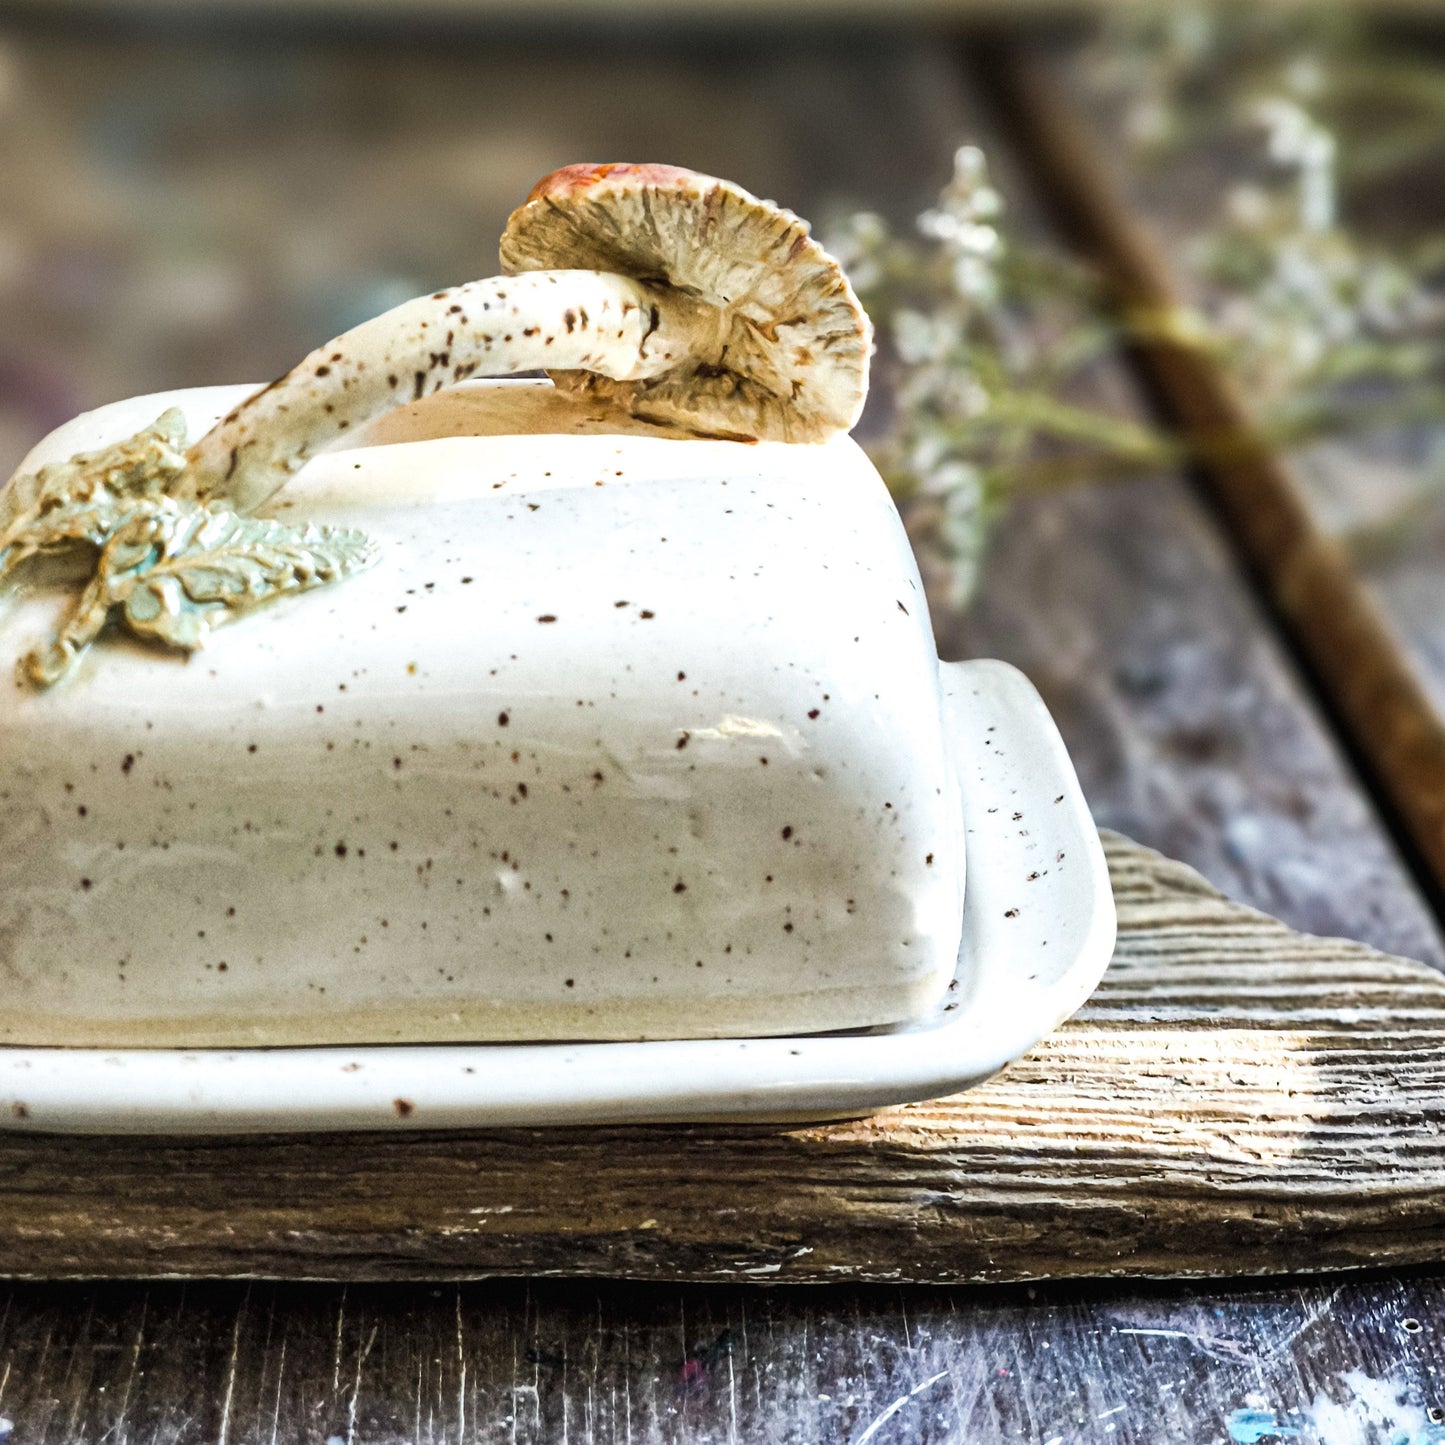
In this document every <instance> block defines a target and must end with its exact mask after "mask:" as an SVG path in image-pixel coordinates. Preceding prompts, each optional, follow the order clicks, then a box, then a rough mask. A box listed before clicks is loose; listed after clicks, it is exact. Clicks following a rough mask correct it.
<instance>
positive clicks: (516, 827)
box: [0, 382, 964, 1046]
mask: <svg viewBox="0 0 1445 1445" xmlns="http://www.w3.org/2000/svg"><path fill="white" fill-rule="evenodd" d="M254 390H255V388H253V387H240V388H214V389H207V390H200V391H191V392H184V393H179V394H176V395H174V396H166V397H149V398H143V399H139V400H136V401H131V402H125V403H121V404H119V405H115V406H111V407H107V408H104V409H103V410H101V411H99V412H96V413H93V414H91V415H89V416H86V417H82V418H80V419H78V420H77V421H75V422H72V423H71V424H69V425H68V426H66V427H64V428H62V429H61V430H60V431H59V432H57V433H56V434H54V435H53V436H52V437H50V438H49V439H47V441H46V442H44V443H42V445H41V446H40V447H39V448H38V449H37V451H36V452H35V453H34V454H33V455H32V457H30V458H29V459H27V462H26V464H25V467H24V468H22V470H31V469H34V468H36V467H38V466H40V465H42V464H44V463H46V462H50V461H59V460H63V459H64V458H67V457H69V456H71V455H73V454H75V453H77V452H86V451H89V450H92V449H95V448H99V447H103V446H105V445H106V444H108V443H111V442H115V441H118V440H120V439H122V438H125V437H128V436H130V435H131V434H133V433H134V432H136V431H137V430H138V429H139V428H140V427H142V426H144V425H145V423H146V422H147V421H148V420H151V419H153V418H154V417H155V416H156V415H157V414H158V413H159V412H161V411H162V410H164V409H165V408H166V407H168V406H177V407H179V408H180V409H181V411H182V412H183V413H184V417H185V420H186V423H187V426H188V430H189V432H190V433H191V434H192V435H197V434H201V433H203V432H205V431H206V430H207V428H208V427H210V426H211V424H212V423H213V422H215V421H216V419H217V418H219V417H221V416H222V415H224V414H226V413H227V411H228V410H229V409H230V408H232V407H234V406H235V405H236V403H237V402H238V401H240V400H241V399H242V398H244V397H245V396H247V395H249V394H250V393H252V392H253V391H254ZM558 427H566V428H567V429H568V430H566V431H559V430H554V428H558ZM488 431H491V432H499V433H500V434H493V435H483V434H479V433H486V432H488ZM449 433H462V434H460V435H457V434H449ZM639 433H641V434H639ZM356 442H357V443H358V445H354V446H352V447H351V448H349V449H345V450H332V451H330V452H327V453H325V454H323V455H320V456H317V457H316V458H315V459H313V460H312V461H311V462H310V463H309V465H307V466H306V467H305V468H304V469H303V470H302V471H301V472H300V473H299V474H298V475H297V476H296V477H295V478H294V479H293V480H292V481H291V482H290V484H289V485H288V486H287V488H286V490H285V491H284V493H282V494H281V495H280V496H279V497H277V498H276V499H274V500H273V503H272V506H271V510H272V511H274V513H275V515H276V516H278V517H284V518H286V519H287V521H288V522H290V523H292V524H299V523H301V522H302V521H306V522H314V523H317V524H323V523H324V524H326V525H329V526H341V527H346V528H354V529H357V530H359V531H361V532H364V533H365V534H366V535H367V536H368V537H371V538H375V539H378V547H379V550H380V556H379V558H378V560H376V562H375V563H374V565H372V566H370V567H369V568H368V569H367V570H364V571H362V572H360V573H359V574H358V575H355V576H352V577H350V578H348V579H347V580H346V581H345V582H344V583H342V584H341V585H339V586H336V587H334V588H328V589H326V590H325V591H322V592H318V593H317V594H315V595H313V596H305V597H299V598H296V599H295V600H290V601H287V600H283V601H281V602H279V603H277V604H275V605H273V606H272V607H270V608H269V609H268V610H267V611H266V612H265V613H264V614H258V615H257V617H255V618H254V619H250V620H247V621H245V622H244V623H240V624H238V625H235V626H229V627H226V628H223V629H220V630H218V631H216V632H215V633H214V635H212V636H211V637H210V638H209V640H208V642H207V645H206V646H205V648H204V649H203V650H201V651H198V652H195V653H193V654H192V655H190V656H189V657H188V658H187V657H184V656H182V655H180V654H177V653H174V652H168V651H164V650H161V649H159V648H157V647H155V646H153V645H150V644H145V643H140V642H132V641H128V640H127V639H125V638H124V637H122V636H117V637H114V638H110V637H107V638H106V639H105V641H104V642H103V644H102V645H100V646H97V647H95V648H93V649H91V650H90V651H89V652H87V653H86V654H85V655H84V656H83V657H82V658H81V659H80V660H79V662H78V663H77V665H76V666H75V667H74V668H73V669H72V670H71V672H70V674H69V675H68V676H67V677H66V678H65V679H64V680H63V681H62V682H61V683H60V684H59V685H57V686H54V687H50V688H46V689H41V688H36V687H34V686H31V685H29V684H28V683H27V682H25V681H24V680H23V679H19V678H17V680H16V681H15V682H14V683H12V684H8V685H7V687H6V689H5V692H4V695H3V703H0V755H3V757H4V758H5V760H6V762H5V776H4V777H3V779H0V959H3V961H4V967H5V971H6V1008H5V1010H4V1011H3V1014H0V1039H4V1040H5V1041H7V1042H21V1043H39V1044H46V1043H51V1044H53V1043H64V1044H96V1045H110V1046H119V1045H124V1044H144V1045H233V1044H296V1043H308V1042H309V1043H334V1042H351V1041H373V1042H378V1041H383V1042H384V1041H419V1040H507V1039H529V1038H530V1039H547V1038H570V1039H616V1038H640V1037H649V1038H660V1037H672V1038H678V1037H722V1036H735V1035H746V1034H759V1033H777V1032H799V1031H815V1030H830V1029H843V1028H852V1027H856V1026H862V1025H873V1024H882V1023H889V1022H894V1021H897V1020H901V1019H907V1018H911V1017H914V1016H917V1015H919V1014H921V1013H922V1012H924V1011H925V1010H926V1009H927V1007H928V1006H929V1005H930V1004H932V1003H933V1002H934V1001H935V1000H936V999H937V997H938V995H939V994H940V993H941V992H942V991H943V989H944V988H945V987H946V986H947V984H948V982H949V981H950V980H951V979H952V977H953V975H954V971H955V966H956V962H957V955H958V946H959V936H960V927H961V923H960V920H961V911H962V889H963V878H964V858H963V847H962V841H961V824H960V812H959V802H958V785H957V782H956V779H955V777H954V773H953V768H952V765H951V762H950V757H949V752H948V750H947V749H946V748H945V746H944V739H943V733H942V722H941V711H940V695H939V683H938V665H937V662H936V658H935V655H934V650H933V643H932V638H931V632H930V628H929V622H928V614H927V609H926V606H925V603H924V600H923V596H922V592H921V590H920V586H919V581H918V577H917V574H916V571H915V567H914V563H913V560H912V555H911V553H910V550H909V547H908V543H907V540H906V537H905V536H904V533H903V529H902V527H901V525H900V523H899V520H898V517H897V513H896V511H895V509H894V507H893V505H892V502H891V500H890V499H889V497H888V495H887V493H886V491H885V489H884V487H883V485H882V482H881V481H880V480H879V478H878V476H877V474H876V472H875V471H874V470H873V468H872V466H871V465H870V464H869V463H868V461H867V459H866V458H865V457H864V455H863V453H862V452H861V451H860V450H859V448H858V447H857V446H856V445H855V444H854V443H853V442H852V441H851V440H849V439H848V438H847V437H844V436H839V437H836V438H834V439H833V440H831V441H828V442H826V443H824V444H821V445H811V446H795V445H788V444H784V443H777V442H761V443H758V444H756V445H742V444H739V443H737V442H730V441H717V440H700V439H696V438H691V439H679V438H677V437H673V436H668V435H660V434H658V432H657V429H656V428H654V427H650V426H642V425H635V424H633V425H629V424H626V423H624V422H620V421H618V420H617V419H616V418H615V416H614V417H612V418H611V419H605V418H604V419H598V417H597V416H596V415H594V414H589V413H588V412H587V411H586V410H585V409H582V408H579V407H578V406H577V405H576V403H575V402H568V401H564V399H563V398H561V397H560V396H559V395H558V394H557V393H555V392H553V390H552V388H551V387H550V385H549V384H548V383H545V382H542V383H535V382H534V383H525V382H524V383H486V384H476V383H474V384H471V385H469V386H466V387H463V388H461V389H460V390H456V391H451V392H448V393H446V394H444V395H441V396H437V397H436V398H434V399H432V400H431V401H427V402H422V403H419V404H416V405H413V406H411V407H408V408H405V409H404V410H401V411H398V412H394V413H392V414H391V415H390V416H389V417H387V418H385V420H384V421H382V422H380V423H378V424H376V425H375V426H374V428H373V430H372V431H371V432H370V433H367V432H362V433H360V434H359V435H358V436H357V438H356ZM63 604H64V598H63V596H58V595H57V594H56V592H55V591H54V590H53V589H52V588H51V587H50V586H48V585H47V579H46V577H45V576H44V575H37V576H36V577H34V578H26V579H23V585H22V586H21V587H20V589H19V590H18V591H12V593H11V594H10V595H9V597H8V598H7V602H6V605H5V608H4V612H3V617H0V653H4V654H7V655H9V656H17V655H20V654H22V653H25V652H26V651H27V649H29V648H31V647H33V646H34V645H35V644H36V642H37V641H38V640H40V639H42V638H43V637H44V636H45V635H46V634H47V632H49V631H51V630H53V629H54V628H55V626H56V618H57V612H58V610H59V609H60V608H61V607H62V606H63Z"/></svg>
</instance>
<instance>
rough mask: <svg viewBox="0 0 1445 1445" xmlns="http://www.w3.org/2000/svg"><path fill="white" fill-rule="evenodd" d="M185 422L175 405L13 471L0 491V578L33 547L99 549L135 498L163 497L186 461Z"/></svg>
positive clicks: (43, 549)
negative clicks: (100, 442)
mask: <svg viewBox="0 0 1445 1445" xmlns="http://www.w3.org/2000/svg"><path fill="white" fill-rule="evenodd" d="M185 446H186V421H185V417H184V416H183V415H182V413H181V412H180V410H179V409H178V408H176V407H172V408H171V409H170V410H169V411H167V412H165V413H164V414H163V415H162V416H161V417H160V418H159V419H158V420H157V421H156V422H155V423H153V424H152V425H151V426H148V427H147V428H146V429H145V430H144V431H140V432H137V433H136V434H135V435H134V436H133V437H128V438H127V439H126V440H125V441H122V442H117V443H116V444H115V445H114V446H109V447H102V448H101V449H100V450H99V451H94V452H82V453H81V454H80V455H78V456H74V457H71V458H70V460H69V461H65V462H52V463H50V464H49V465H48V466H44V467H41V468H40V469H39V470H38V471H35V472H27V473H25V474H24V475H21V476H17V477H13V478H12V479H11V481H10V483H9V485H8V486H6V487H5V488H4V490H3V491H0V578H3V577H4V576H5V574H6V573H8V572H10V571H12V570H13V569H14V568H15V567H16V566H18V565H19V564H20V563H21V562H23V561H24V560H25V559H26V558H27V557H33V556H34V555H35V554H36V553H37V552H49V551H54V550H56V549H57V548H61V547H65V546H67V545H73V544H76V543H88V544H89V545H90V546H92V547H97V548H99V547H103V546H104V545H105V542H106V540H107V538H109V537H110V535H111V534H112V533H113V532H114V531H115V529H116V527H118V526H119V525H120V523H121V522H122V521H123V520H124V518H125V517H126V516H127V515H129V513H130V511H131V510H132V508H133V507H134V505H135V503H136V502H137V501H138V500H142V499H146V498H156V497H160V496H163V495H164V494H165V493H166V492H167V491H169V490H170V488H171V487H172V486H173V485H174V483H175V482H176V481H177V480H178V479H179V478H180V476H181V474H182V472H183V471H184V470H185V466H186V451H185Z"/></svg>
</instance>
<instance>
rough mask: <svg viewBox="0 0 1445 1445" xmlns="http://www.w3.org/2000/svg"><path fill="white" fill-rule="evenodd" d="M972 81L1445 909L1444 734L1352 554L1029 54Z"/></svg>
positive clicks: (984, 43) (970, 45)
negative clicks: (1093, 280) (1117, 326)
mask: <svg viewBox="0 0 1445 1445" xmlns="http://www.w3.org/2000/svg"><path fill="white" fill-rule="evenodd" d="M961 45H962V47H963V53H964V56H965V60H966V62H967V63H968V64H969V66H970V73H971V74H973V75H975V76H976V77H977V79H978V81H979V83H980V86H981V87H982V88H983V89H984V91H985V92H986V93H987V94H988V95H989V96H990V98H991V99H992V100H993V101H994V102H995V104H996V106H997V108H998V110H999V112H1000V119H1001V121H1002V122H1003V125H1002V129H1003V131H1004V133H1005V134H1007V135H1008V136H1009V138H1010V140H1011V141H1012V142H1013V143H1014V144H1015V145H1016V146H1017V148H1018V150H1019V153H1020V155H1021V157H1022V159H1023V161H1024V163H1025V165H1026V167H1027V168H1028V170H1029V171H1030V172H1031V173H1032V176H1033V179H1034V181H1035V183H1036V190H1037V193H1038V195H1039V196H1040V198H1041V199H1042V201H1043V202H1044V203H1045V205H1047V206H1048V207H1050V208H1051V209H1052V211H1053V213H1054V219H1055V220H1056V222H1057V223H1058V225H1059V226H1060V228H1061V230H1062V231H1063V233H1064V234H1065V235H1066V236H1067V237H1068V238H1069V239H1070V240H1071V241H1072V242H1073V243H1074V244H1075V245H1076V246H1077V247H1078V248H1079V249H1080V250H1081V251H1082V252H1083V253H1085V254H1086V255H1088V256H1090V257H1091V258H1092V259H1094V260H1095V261H1096V262H1097V263H1098V265H1099V267H1100V269H1101V271H1102V272H1103V275H1104V277H1105V279H1106V281H1107V282H1108V283H1109V284H1110V286H1111V287H1112V289H1113V290H1114V292H1115V295H1116V297H1117V300H1118V302H1119V305H1120V306H1121V308H1122V309H1123V311H1124V314H1125V320H1126V322H1128V323H1130V329H1131V330H1132V332H1133V334H1134V337H1135V341H1134V350H1135V353H1136V357H1137V359H1138V361H1139V363H1140V366H1141V369H1142V372H1143V374H1144V377H1145V380H1146V382H1147V383H1148V385H1149V386H1150V389H1151V390H1152V391H1153V392H1154V393H1155V395H1156V396H1157V399H1158V401H1159V403H1160V404H1161V406H1162V407H1163V409H1164V410H1165V412H1166V413H1167V414H1168V416H1169V418H1170V419H1171V420H1172V422H1173V423H1174V424H1175V425H1176V426H1177V427H1178V428H1179V429H1180V431H1181V432H1182V433H1183V434H1184V436H1185V438H1186V439H1187V440H1188V441H1189V442H1190V444H1191V448H1192V450H1193V452H1194V454H1195V455H1196V456H1197V457H1198V459H1199V464H1198V466H1197V468H1196V469H1195V474H1196V475H1197V477H1198V479H1199V481H1200V482H1201V483H1202V484H1203V487H1204V490H1205V492H1206V495H1207V496H1208V498H1209V499H1210V501H1211V502H1212V503H1213V505H1214V506H1215V508H1216V510H1217V511H1218V513H1219V515H1220V517H1221V518H1222V519H1223V522H1224V525H1225V528H1226V530H1227V531H1228V533H1229V534H1230V536H1231V537H1232V539H1233V541H1234V542H1235V544H1236V546H1237V547H1238V548H1239V550H1240V552H1241V554H1242V556H1243V558H1244V560H1245V562H1246V564H1247V565H1248V567H1249V569H1250V571H1251V574H1252V575H1253V577H1254V579H1255V581H1256V584H1257V585H1258V586H1259V588H1260V589H1261V591H1262V593H1263V595H1264V597H1265V600H1266V601H1267V603H1268V604H1269V605H1270V606H1271V609H1272V610H1273V611H1274V613H1275V614H1276V616H1277V618H1278V620H1279V622H1280V624H1281V625H1282V627H1283V629H1284V631H1285V633H1286V635H1287V637H1288V639H1289V640H1290V642H1291V644H1292V645H1293V647H1294V649H1295V651H1296V652H1297V654H1298V655H1299V656H1300V658H1301V659H1302V661H1303V662H1304V663H1305V665H1306V667H1307V668H1308V670H1309V671H1310V672H1311V673H1312V674H1313V677H1314V680H1315V684H1316V689H1317V691H1318V692H1319V693H1320V694H1321V696H1322V698H1323V701H1324V702H1325V703H1326V705H1327V706H1328V707H1329V709H1330V710H1331V712H1332V713H1333V714H1334V716H1335V718H1336V720H1337V722H1338V724H1339V726H1340V729H1341V731H1342V733H1343V735H1344V738H1345V741H1346V742H1347V744H1348V745H1349V747H1350V749H1351V751H1352V753H1353V754H1354V756H1355V758H1356V760H1357V762H1358V763H1359V765H1360V767H1361V769H1362V770H1363V771H1364V772H1365V773H1366V775H1367V778H1368V780H1369V782H1370V784H1371V786H1372V788H1373V790H1374V791H1375V794H1376V796H1377V798H1378V799H1380V800H1381V802H1382V803H1383V804H1384V805H1385V808H1386V810H1387V812H1388V814H1389V821H1390V822H1391V824H1392V826H1393V827H1394V828H1395V830H1396V832H1397V833H1398V834H1400V835H1402V836H1403V839H1404V840H1405V841H1406V843H1407V844H1408V847H1409V848H1410V849H1413V851H1414V853H1415V854H1416V855H1417V856H1416V859H1415V860H1414V861H1416V862H1417V863H1423V865H1424V870H1425V873H1426V875H1427V881H1428V882H1429V883H1430V884H1431V885H1432V886H1431V888H1430V892H1431V894H1432V895H1433V898H1434V901H1435V903H1436V906H1437V909H1438V907H1439V904H1440V901H1441V899H1442V896H1445V720H1442V718H1441V716H1440V714H1439V713H1438V712H1437V710H1436V709H1435V707H1434V706H1433V705H1432V703H1431V701H1430V697H1429V695H1428V693H1427V692H1426V690H1425V688H1424V687H1423V686H1422V684H1421V681H1420V679H1419V677H1418V676H1417V674H1416V672H1415V670H1414V669H1413V668H1412V666H1411V664H1410V662H1409V659H1408V658H1407V657H1406V655H1405V653H1404V651H1403V649H1402V648H1401V646H1400V642H1399V639H1398V638H1397V637H1396V635H1395V634H1394V632H1393V631H1392V630H1391V628H1390V626H1389V624H1388V623H1387V622H1386V620H1385V618H1384V617H1383V615H1382V614H1381V612H1380V610H1379V609H1378V607H1377V606H1376V604H1375V602H1374V601H1373V599H1372V598H1371V596H1370V594H1369V592H1368V590H1367V589H1366V587H1365V584H1364V583H1363V581H1362V580H1361V578H1360V576H1359V574H1358V572H1357V571H1356V570H1355V568H1354V566H1353V565H1352V563H1351V561H1350V558H1349V556H1348V555H1347V554H1346V552H1345V550H1344V549H1343V548H1342V547H1341V546H1340V545H1339V544H1338V543H1337V542H1335V541H1334V540H1333V539H1332V538H1331V537H1329V536H1328V535H1327V534H1326V533H1325V532H1324V531H1323V530H1322V529H1321V527H1320V526H1319V524H1318V522H1317V521H1316V520H1315V518H1314V517H1313V515H1312V514H1311V511H1310V508H1309V504H1308V502H1307V500H1306V498H1305V494H1304V492H1303V490H1302V489H1301V487H1300V485H1299V483H1298V481H1297V480H1296V478H1295V476H1294V475H1293V473H1292V472H1291V469H1290V467H1289V465H1288V463H1287V462H1286V461H1285V460H1284V459H1283V458H1282V457H1281V456H1280V455H1279V454H1277V453H1275V452H1273V451H1271V450H1270V449H1269V448H1268V446H1267V445H1266V443H1265V442H1264V441H1263V440H1261V439H1260V438H1259V436H1258V434H1257V430H1256V428H1255V425H1254V419H1253V418H1252V416H1251V413H1250V410H1249V407H1248V405H1247V404H1246V403H1245V401H1244V400H1243V399H1242V398H1241V397H1240V395H1239V394H1238V392H1237V390H1236V389H1235V387H1234V385H1233V384H1232V382H1231V379H1230V378H1229V376H1228V375H1227V374H1226V373H1225V372H1224V370H1223V369H1222V368H1221V367H1220V365H1219V364H1218V362H1217V360H1216V359H1215V358H1214V357H1212V356H1211V355H1210V354H1209V353H1208V352H1207V351H1205V350H1204V349H1203V348H1201V347H1200V346H1198V345H1196V344H1193V343H1192V342H1191V341H1190V340H1189V337H1188V334H1187V328H1186V327H1184V326H1182V325H1178V324H1176V323H1177V322H1178V321H1179V320H1180V319H1181V318H1182V317H1184V315H1185V310H1186V308H1185V305H1184V301H1183V298H1182V294H1181V291H1180V288H1179V285H1178V283H1177V282H1176V280H1175V278H1174V276H1173V275H1172V274H1171V271H1170V268H1169V265H1168V263H1167V261H1166V260H1165V259H1164V257H1163V256H1162V255H1160V253H1159V251H1158V250H1157V249H1156V247H1155V246H1154V245H1153V243H1152V241H1151V240H1150V237H1149V235H1148V233H1147V231H1146V229H1145V227H1144V226H1143V225H1142V224H1141V222H1140V221H1139V220H1138V218H1137V217H1136V216H1134V215H1133V214H1132V213H1131V212H1130V210H1129V208H1128V206H1127V205H1126V204H1125V201H1124V199H1123V198H1122V196H1121V194H1120V190H1119V186H1118V183H1117V180H1116V177H1115V175H1114V173H1113V172H1112V170H1111V168H1110V164H1109V161H1108V159H1107V157H1106V155H1105V152H1104V150H1103V146H1102V143H1101V141H1100V139H1099V138H1098V137H1097V136H1096V135H1095V134H1093V132H1092V131H1091V127H1090V125H1089V122H1088V120H1087V119H1086V118H1085V117H1084V116H1083V115H1082V114H1081V113H1080V112H1079V110H1078V109H1077V107H1075V106H1074V105H1072V104H1071V103H1070V102H1069V100H1068V99H1067V91H1066V86H1065V84H1064V82H1063V80H1062V78H1061V76H1060V75H1059V74H1058V73H1057V72H1056V71H1055V70H1054V69H1053V67H1052V66H1051V65H1050V63H1049V62H1048V61H1047V60H1046V59H1045V58H1043V57H1042V56H1041V55H1040V53H1039V51H1038V50H1037V49H1036V48H1031V47H1029V46H1028V45H1027V43H1020V42H1017V41H1006V40H1002V39H994V38H989V39H986V40H978V41H964V42H961Z"/></svg>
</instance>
